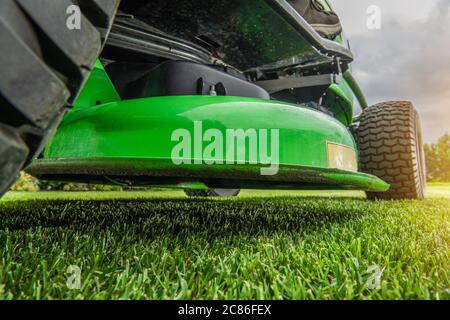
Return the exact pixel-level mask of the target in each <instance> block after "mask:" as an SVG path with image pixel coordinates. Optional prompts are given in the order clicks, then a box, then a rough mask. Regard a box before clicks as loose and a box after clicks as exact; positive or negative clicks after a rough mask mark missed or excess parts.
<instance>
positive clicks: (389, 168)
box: [357, 101, 426, 199]
mask: <svg viewBox="0 0 450 320" xmlns="http://www.w3.org/2000/svg"><path fill="white" fill-rule="evenodd" d="M357 136H358V148H359V158H360V165H361V170H362V171H363V172H365V173H369V174H372V175H375V176H377V177H379V178H381V179H383V180H384V181H386V182H387V183H389V184H390V185H391V188H390V189H389V191H387V192H384V193H381V192H380V193H379V192H367V197H368V198H369V199H423V198H424V194H425V189H426V174H425V155H424V148H423V142H422V130H421V126H420V119H419V115H418V114H417V111H416V109H415V108H414V106H413V105H412V103H411V102H407V101H394V102H384V103H380V104H377V105H374V106H372V107H369V108H367V109H366V110H364V112H363V114H362V116H361V118H360V123H359V128H358V133H357Z"/></svg>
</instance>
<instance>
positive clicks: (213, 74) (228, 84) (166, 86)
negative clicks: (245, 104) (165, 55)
mask: <svg viewBox="0 0 450 320" xmlns="http://www.w3.org/2000/svg"><path fill="white" fill-rule="evenodd" d="M218 68H222V70H223V71H221V70H219V69H218ZM232 72H234V74H231V73H232ZM244 79H245V77H243V76H242V75H240V74H238V73H237V72H236V71H234V70H227V69H226V68H224V67H218V66H208V65H203V64H197V63H193V62H185V61H166V62H164V63H161V64H159V65H158V66H156V67H154V68H153V69H152V70H150V71H149V72H147V73H146V74H144V75H143V76H142V77H141V78H140V79H138V80H136V81H133V82H131V83H129V84H128V85H127V87H126V90H125V96H124V98H125V99H136V98H145V97H159V96H183V95H218V96H237V97H251V98H262V99H270V95H269V93H268V92H267V91H266V90H264V89H263V88H261V87H259V86H257V85H255V84H253V83H251V82H248V81H246V80H244Z"/></svg>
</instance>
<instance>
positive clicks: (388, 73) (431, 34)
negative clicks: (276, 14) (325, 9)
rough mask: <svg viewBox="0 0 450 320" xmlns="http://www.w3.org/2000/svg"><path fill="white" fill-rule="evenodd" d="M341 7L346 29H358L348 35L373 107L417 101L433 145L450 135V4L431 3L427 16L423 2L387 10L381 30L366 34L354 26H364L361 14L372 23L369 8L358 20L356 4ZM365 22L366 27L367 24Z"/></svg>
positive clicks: (446, 1)
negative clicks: (377, 103) (400, 9)
mask: <svg viewBox="0 0 450 320" xmlns="http://www.w3.org/2000/svg"><path fill="white" fill-rule="evenodd" d="M358 1H359V0H358ZM337 2H338V3H339V4H338V6H337V8H338V12H339V13H341V12H344V10H350V11H345V12H346V13H345V14H342V15H341V19H342V21H343V24H344V28H345V27H346V21H350V23H348V24H349V25H351V26H352V28H350V30H348V31H350V32H348V31H347V33H348V34H350V35H351V36H350V37H349V38H350V41H351V44H352V49H353V51H354V54H355V62H354V64H353V70H354V73H355V77H356V78H357V79H358V80H359V82H360V84H361V86H362V87H363V89H364V91H365V92H366V95H367V98H368V100H369V102H370V103H372V104H373V103H376V102H380V101H384V100H410V101H413V102H414V104H415V105H416V107H417V109H418V111H419V113H420V115H421V118H422V124H423V130H424V138H425V140H426V141H427V142H434V141H436V140H437V138H438V137H439V136H441V135H442V134H443V133H444V132H450V0H440V1H425V2H426V3H428V4H429V5H428V8H426V7H424V6H423V4H422V5H421V6H422V7H421V8H422V11H420V10H419V11H418V10H417V8H416V9H414V8H415V4H416V3H418V2H417V1H408V3H409V5H406V4H405V5H404V8H403V11H399V10H394V11H395V13H394V12H392V11H389V7H388V6H386V7H383V8H382V13H383V15H382V28H381V30H367V29H365V32H361V29H362V28H361V25H360V24H355V23H354V21H362V19H361V16H360V15H362V16H364V18H367V15H366V11H365V9H361V10H359V11H357V12H359V14H358V16H359V17H358V18H352V15H350V14H349V12H353V14H354V13H355V11H351V10H352V7H353V5H352V4H350V2H353V1H345V3H344V2H343V1H337ZM355 2H356V1H355ZM362 2H364V1H362ZM370 2H371V3H375V4H376V1H370ZM380 2H383V1H380ZM392 2H395V1H391V3H392ZM420 2H421V3H423V2H424V1H420ZM430 3H431V5H430ZM366 8H367V7H366ZM397 9H398V8H397ZM423 11H426V12H427V14H426V15H424V14H423ZM400 12H401V13H400ZM399 14H401V16H399ZM408 17H410V19H408ZM352 21H353V22H352ZM361 23H364V28H365V20H364V21H363V22H361Z"/></svg>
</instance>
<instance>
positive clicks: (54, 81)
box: [0, 0, 120, 196]
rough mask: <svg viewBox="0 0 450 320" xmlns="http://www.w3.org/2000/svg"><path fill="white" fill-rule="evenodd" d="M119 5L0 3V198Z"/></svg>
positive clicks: (43, 0)
mask: <svg viewBox="0 0 450 320" xmlns="http://www.w3.org/2000/svg"><path fill="white" fill-rule="evenodd" d="M119 1H120V0H77V1H74V2H72V1H70V0H58V1H54V0H40V1H36V0H2V1H0V43H1V46H0V65H1V77H0V196H1V195H3V194H4V193H5V192H6V191H7V190H8V188H9V187H10V186H11V185H12V184H13V183H14V181H15V179H16V177H17V176H18V174H19V170H20V169H22V168H23V167H24V166H26V165H27V164H28V163H30V161H31V160H32V159H33V157H35V156H36V155H37V154H38V153H39V152H40V150H41V148H42V147H43V145H44V144H45V143H46V141H47V140H48V139H49V138H50V136H51V135H52V132H53V130H54V129H55V128H56V126H57V125H58V124H59V122H60V120H61V118H62V115H63V114H64V112H65V110H66V107H67V106H70V105H71V104H72V103H73V101H74V100H75V99H76V97H77V96H78V93H79V91H80V90H81V88H82V87H83V84H84V82H85V80H86V79H87V77H88V76H89V74H90V71H91V69H92V67H93V65H94V63H95V60H96V59H97V57H98V56H99V54H100V50H101V48H102V45H103V43H104V40H105V39H106V36H107V34H108V31H109V30H110V27H111V24H112V22H113V19H114V16H115V13H116V11H117V7H118V5H119ZM74 4H77V6H74ZM78 18H80V20H79V21H80V24H79V25H78V23H77V21H78ZM78 26H79V28H78Z"/></svg>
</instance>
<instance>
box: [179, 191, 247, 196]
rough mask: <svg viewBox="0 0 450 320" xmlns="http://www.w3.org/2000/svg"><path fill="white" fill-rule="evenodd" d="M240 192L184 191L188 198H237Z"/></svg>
mask: <svg viewBox="0 0 450 320" xmlns="http://www.w3.org/2000/svg"><path fill="white" fill-rule="evenodd" d="M239 192H241V190H240V189H208V190H195V189H185V190H184V193H185V194H186V195H187V196H188V197H237V195H238V194H239Z"/></svg>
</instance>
